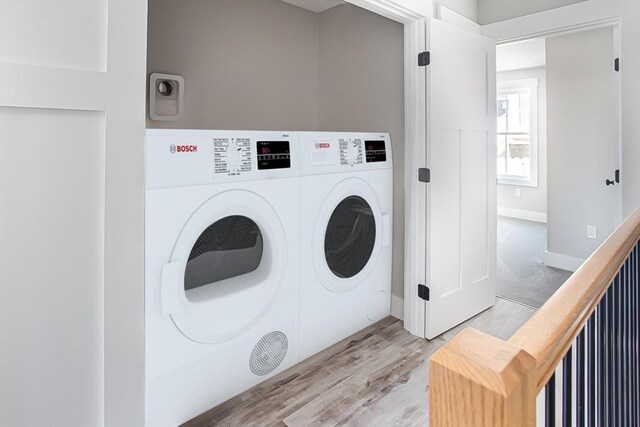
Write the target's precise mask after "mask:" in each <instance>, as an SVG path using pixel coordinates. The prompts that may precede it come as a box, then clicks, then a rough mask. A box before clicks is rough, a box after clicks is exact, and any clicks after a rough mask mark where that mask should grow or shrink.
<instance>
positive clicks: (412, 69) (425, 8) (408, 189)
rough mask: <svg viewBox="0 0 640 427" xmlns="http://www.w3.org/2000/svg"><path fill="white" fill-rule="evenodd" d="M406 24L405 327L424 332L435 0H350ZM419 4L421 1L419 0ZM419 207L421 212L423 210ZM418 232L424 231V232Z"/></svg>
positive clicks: (410, 330) (349, 0) (412, 331)
mask: <svg viewBox="0 0 640 427" xmlns="http://www.w3.org/2000/svg"><path fill="white" fill-rule="evenodd" d="M346 1H347V2H348V3H351V4H353V5H355V6H358V7H361V8H363V9H366V10H369V11H371V12H374V13H376V14H378V15H381V16H384V17H385V18H389V19H391V20H393V21H396V22H399V23H401V24H403V25H404V134H405V138H404V144H405V154H404V167H405V176H404V188H405V198H404V210H405V211H404V221H405V222H404V224H405V226H404V235H405V242H404V257H405V261H404V315H403V321H404V328H405V329H406V330H408V331H409V332H410V333H411V334H413V335H417V336H420V337H424V334H425V330H424V326H425V310H424V301H423V300H421V299H419V298H418V291H417V289H418V283H424V280H425V279H426V277H425V275H426V265H425V263H426V258H425V257H418V256H417V255H419V254H425V253H426V249H427V248H426V247H425V246H426V244H427V241H426V238H425V237H426V221H425V220H424V214H425V212H426V197H427V188H426V186H425V185H424V184H421V185H420V186H419V185H417V184H418V182H417V171H418V168H420V167H426V120H427V115H426V70H425V69H426V68H427V67H418V53H420V52H422V51H424V50H425V49H426V34H425V31H426V22H425V21H426V18H428V17H431V15H430V13H431V14H432V13H433V3H432V2H431V1H422V2H421V3H422V6H421V7H420V8H419V9H417V10H418V11H413V10H410V9H408V8H406V7H403V6H401V5H400V4H398V3H399V0H395V1H390V0H346ZM416 6H417V5H416ZM420 213H422V214H423V216H422V217H421V216H420ZM419 236H422V237H421V238H420V237H419Z"/></svg>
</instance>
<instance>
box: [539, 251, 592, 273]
mask: <svg viewBox="0 0 640 427" xmlns="http://www.w3.org/2000/svg"><path fill="white" fill-rule="evenodd" d="M585 261H586V260H584V259H582V258H576V257H572V256H569V255H563V254H558V253H555V252H549V251H545V253H544V263H545V265H547V266H548V267H555V268H560V269H562V270H567V271H576V270H577V269H578V268H580V266H581V265H582V264H584V262H585Z"/></svg>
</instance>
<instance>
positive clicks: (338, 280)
mask: <svg viewBox="0 0 640 427" xmlns="http://www.w3.org/2000/svg"><path fill="white" fill-rule="evenodd" d="M382 234H383V229H382V212H381V210H380V204H379V202H378V198H377V195H376V193H375V191H374V190H373V188H371V186H370V185H369V184H367V183H366V182H365V181H363V180H361V179H358V178H348V179H345V180H344V181H341V182H340V183H339V184H338V185H336V186H335V187H334V188H333V189H332V190H331V191H330V192H329V195H328V196H327V199H326V200H325V202H324V204H323V205H322V207H321V208H320V212H319V214H318V219H317V221H316V229H315V231H314V237H313V260H314V262H313V263H314V267H315V270H316V274H317V276H318V279H319V280H320V282H321V283H322V284H323V286H325V287H326V288H327V289H329V290H330V291H333V292H346V291H349V290H352V289H354V288H356V287H358V286H359V285H360V284H361V283H362V281H363V280H364V279H366V278H367V277H368V276H369V274H371V271H372V270H373V268H374V267H375V263H376V260H377V259H378V255H379V254H380V248H381V242H382Z"/></svg>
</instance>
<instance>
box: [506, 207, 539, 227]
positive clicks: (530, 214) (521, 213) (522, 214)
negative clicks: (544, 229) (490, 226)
mask: <svg viewBox="0 0 640 427" xmlns="http://www.w3.org/2000/svg"><path fill="white" fill-rule="evenodd" d="M498 215H500V216H507V217H509V218H518V219H526V220H527V221H535V222H544V223H545V224H546V223H547V214H546V213H542V212H534V211H525V210H522V209H511V208H503V207H502V206H498Z"/></svg>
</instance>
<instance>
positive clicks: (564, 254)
mask: <svg viewBox="0 0 640 427" xmlns="http://www.w3.org/2000/svg"><path fill="white" fill-rule="evenodd" d="M616 32H617V27H615V26H603V27H599V28H590V29H585V30H582V31H574V32H569V33H561V34H553V35H547V36H543V37H537V38H532V39H528V40H524V41H518V42H514V43H508V44H503V45H499V46H497V48H496V63H497V66H496V72H497V74H496V81H497V103H496V108H497V132H496V134H497V171H496V172H497V176H498V180H497V181H498V182H497V186H498V189H497V197H496V200H497V212H498V224H497V294H498V296H501V297H503V298H506V299H510V300H513V301H516V302H519V303H522V304H525V305H529V306H532V307H536V308H538V307H540V306H541V305H542V304H544V302H546V300H547V299H548V298H549V297H550V296H551V295H553V293H554V292H555V291H556V290H557V289H558V288H559V287H560V286H561V285H562V284H563V283H564V282H565V281H566V280H567V279H568V278H569V277H570V275H571V273H572V272H573V271H575V270H576V269H577V268H579V266H580V265H581V264H582V263H583V262H584V261H585V260H586V259H587V258H588V257H589V256H590V255H591V253H592V252H593V251H594V250H595V249H596V248H597V247H598V246H599V245H600V244H601V243H602V242H603V241H604V240H605V239H606V238H607V236H608V235H609V234H610V233H611V232H612V231H613V230H614V229H615V227H616V225H617V224H618V223H619V221H620V200H621V199H620V198H621V192H620V182H619V179H618V180H617V182H616V177H618V178H619V163H620V161H619V152H620V150H619V145H620V138H619V123H620V114H619V99H620V86H619V76H618V72H617V71H616V69H615V64H616V61H615V58H616V57H617V55H616V52H617V47H616V40H617V34H616ZM593 52H599V55H598V57H597V58H594V55H593ZM616 170H617V171H618V172H616ZM612 183H613V184H612Z"/></svg>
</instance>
